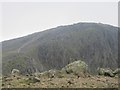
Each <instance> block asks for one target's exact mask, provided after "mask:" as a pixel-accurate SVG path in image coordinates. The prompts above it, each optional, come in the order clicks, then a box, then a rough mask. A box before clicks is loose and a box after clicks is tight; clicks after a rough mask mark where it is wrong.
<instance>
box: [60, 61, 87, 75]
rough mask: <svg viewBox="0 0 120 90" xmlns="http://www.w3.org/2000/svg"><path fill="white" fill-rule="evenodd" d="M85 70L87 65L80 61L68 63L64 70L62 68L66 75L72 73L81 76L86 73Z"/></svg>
mask: <svg viewBox="0 0 120 90" xmlns="http://www.w3.org/2000/svg"><path fill="white" fill-rule="evenodd" d="M87 70H88V65H87V64H86V63H85V62H84V61H81V60H78V61H75V62H73V63H70V64H68V65H67V66H65V67H64V68H62V71H65V72H66V73H67V74H71V73H73V74H74V75H81V73H87Z"/></svg>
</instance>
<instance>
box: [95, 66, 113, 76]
mask: <svg viewBox="0 0 120 90" xmlns="http://www.w3.org/2000/svg"><path fill="white" fill-rule="evenodd" d="M97 72H98V75H104V76H110V77H114V74H113V71H112V70H111V69H110V68H106V69H104V68H98V69H97Z"/></svg>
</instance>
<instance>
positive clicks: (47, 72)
mask: <svg viewBox="0 0 120 90" xmlns="http://www.w3.org/2000/svg"><path fill="white" fill-rule="evenodd" d="M57 72H58V70H55V69H51V70H49V71H45V72H42V73H40V76H45V77H49V78H53V77H55V75H56V73H57Z"/></svg>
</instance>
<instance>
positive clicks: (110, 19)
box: [0, 2, 118, 41]
mask: <svg viewBox="0 0 120 90" xmlns="http://www.w3.org/2000/svg"><path fill="white" fill-rule="evenodd" d="M1 13H2V14H1V15H2V23H1V24H2V38H1V39H0V41H3V40H8V39H12V38H16V37H21V36H25V35H28V34H31V33H34V32H39V31H43V30H46V29H49V28H52V27H56V26H60V25H68V24H73V23H78V22H96V23H99V22H101V23H105V24H111V25H115V26H117V25H118V6H117V2H96V3H95V2H85V3H83V2H76V3H73V2H72V3H70V2H66V3H65V2H63V3H62V2H59V3H55V2H51V3H48V2H47V3H42V2H31V3H30V2H26V3H25V2H18V3H15V2H9V3H8V2H6V3H2V12H1Z"/></svg>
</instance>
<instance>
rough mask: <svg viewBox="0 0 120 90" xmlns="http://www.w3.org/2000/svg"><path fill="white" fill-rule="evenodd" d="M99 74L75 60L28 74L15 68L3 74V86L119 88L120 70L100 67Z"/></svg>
mask: <svg viewBox="0 0 120 90" xmlns="http://www.w3.org/2000/svg"><path fill="white" fill-rule="evenodd" d="M98 71H99V75H91V74H89V73H88V72H87V65H86V63H85V62H83V61H80V60H79V61H75V62H73V63H70V64H68V65H67V66H65V67H64V68H62V69H61V70H55V69H52V70H49V71H45V72H41V73H34V74H31V75H30V74H28V75H22V74H20V71H19V70H17V69H13V71H12V73H11V75H9V76H3V77H2V78H1V79H0V80H1V81H2V88H118V79H119V78H118V75H117V74H118V72H119V71H120V70H119V69H117V70H115V71H114V72H113V71H112V70H110V69H99V70H98Z"/></svg>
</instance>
